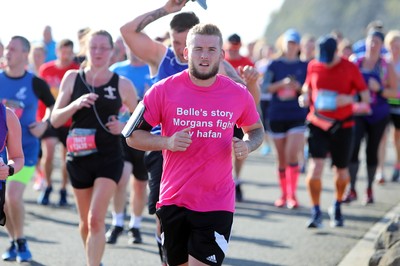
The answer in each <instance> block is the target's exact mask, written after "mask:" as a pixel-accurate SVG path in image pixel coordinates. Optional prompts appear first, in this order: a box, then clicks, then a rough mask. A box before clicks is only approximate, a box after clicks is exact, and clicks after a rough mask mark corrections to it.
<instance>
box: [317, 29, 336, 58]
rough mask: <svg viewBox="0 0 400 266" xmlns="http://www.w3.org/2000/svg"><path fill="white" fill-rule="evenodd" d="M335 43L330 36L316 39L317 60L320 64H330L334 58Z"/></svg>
mask: <svg viewBox="0 0 400 266" xmlns="http://www.w3.org/2000/svg"><path fill="white" fill-rule="evenodd" d="M336 48H337V42H336V40H335V38H333V37H332V36H331V35H326V36H322V37H321V38H319V39H318V45H317V56H316V58H317V60H318V61H319V62H321V63H327V64H329V63H331V62H332V61H333V58H334V56H335V52H336Z"/></svg>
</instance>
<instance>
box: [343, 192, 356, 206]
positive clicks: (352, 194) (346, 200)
mask: <svg viewBox="0 0 400 266" xmlns="http://www.w3.org/2000/svg"><path fill="white" fill-rule="evenodd" d="M355 200H357V192H356V191H355V190H354V189H350V190H349V191H348V192H347V194H346V196H345V197H344V199H343V202H344V203H350V202H352V201H355Z"/></svg>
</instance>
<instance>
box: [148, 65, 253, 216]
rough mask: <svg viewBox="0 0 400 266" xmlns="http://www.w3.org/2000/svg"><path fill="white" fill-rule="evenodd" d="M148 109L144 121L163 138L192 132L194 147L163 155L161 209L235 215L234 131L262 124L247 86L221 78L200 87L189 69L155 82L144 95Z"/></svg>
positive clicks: (158, 205)
mask: <svg viewBox="0 0 400 266" xmlns="http://www.w3.org/2000/svg"><path fill="white" fill-rule="evenodd" d="M144 105H145V106H146V111H145V113H144V118H145V120H146V121H147V122H148V123H149V124H151V125H153V126H155V125H158V124H161V128H162V135H163V136H172V135H173V134H174V133H175V132H177V131H180V130H183V129H185V128H187V127H191V128H192V130H191V131H190V134H192V144H191V145H190V146H189V148H188V149H187V150H186V151H185V152H171V151H169V150H163V156H164V167H163V176H162V179H161V188H160V199H159V202H158V204H157V208H159V207H161V206H163V205H177V206H181V207H185V208H188V209H190V210H194V211H199V212H203V211H230V212H234V210H235V198H234V196H235V195H234V193H235V184H234V181H233V178H232V138H233V129H234V126H235V124H237V125H238V127H242V126H250V125H253V124H254V123H256V122H257V121H258V120H259V114H258V113H257V110H256V106H255V103H254V99H253V97H252V96H251V94H250V93H249V92H248V90H247V89H246V87H244V86H242V85H239V84H237V83H235V82H234V81H232V80H231V79H229V78H227V77H224V76H220V75H218V76H217V79H216V81H215V82H214V84H213V85H211V86H210V87H199V86H196V85H194V84H193V83H192V82H191V81H190V78H189V75H188V72H187V70H185V71H183V72H180V73H178V74H176V75H173V76H170V77H168V78H166V79H164V80H161V81H160V82H158V83H156V84H155V85H154V86H153V87H152V88H151V89H150V90H149V91H148V92H147V93H146V95H145V96H144Z"/></svg>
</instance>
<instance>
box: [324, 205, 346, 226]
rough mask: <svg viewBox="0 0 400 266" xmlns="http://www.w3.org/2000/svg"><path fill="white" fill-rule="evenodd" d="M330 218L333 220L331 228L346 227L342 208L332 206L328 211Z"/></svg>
mask: <svg viewBox="0 0 400 266" xmlns="http://www.w3.org/2000/svg"><path fill="white" fill-rule="evenodd" d="M328 214H329V218H330V220H331V222H330V225H331V227H343V226H344V219H343V215H342V211H341V210H340V207H336V206H331V207H330V208H329V209H328Z"/></svg>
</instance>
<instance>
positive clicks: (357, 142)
mask: <svg viewBox="0 0 400 266" xmlns="http://www.w3.org/2000/svg"><path fill="white" fill-rule="evenodd" d="M355 122H356V126H355V136H354V146H353V154H352V156H351V160H350V161H351V162H352V163H358V162H359V159H358V155H359V152H360V146H361V142H362V140H363V139H364V137H365V141H366V158H367V165H368V166H376V165H378V149H379V143H380V142H381V139H382V136H383V133H384V132H385V129H386V126H387V125H388V123H389V117H385V118H384V119H381V120H379V121H378V122H376V123H373V124H370V123H368V122H367V121H366V120H365V119H364V118H362V117H357V118H356V119H355Z"/></svg>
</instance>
